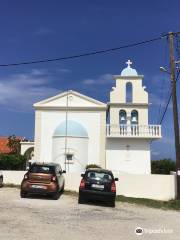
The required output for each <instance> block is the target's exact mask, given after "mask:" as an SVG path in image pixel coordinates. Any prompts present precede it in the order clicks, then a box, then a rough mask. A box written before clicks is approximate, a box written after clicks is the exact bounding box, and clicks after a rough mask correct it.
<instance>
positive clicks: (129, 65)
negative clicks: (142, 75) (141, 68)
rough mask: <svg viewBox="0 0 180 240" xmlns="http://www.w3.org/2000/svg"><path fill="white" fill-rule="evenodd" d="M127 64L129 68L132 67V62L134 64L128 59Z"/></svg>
mask: <svg viewBox="0 0 180 240" xmlns="http://www.w3.org/2000/svg"><path fill="white" fill-rule="evenodd" d="M126 64H127V65H128V68H130V67H131V64H132V62H131V60H128V61H127V62H126Z"/></svg>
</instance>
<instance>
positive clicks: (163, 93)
mask: <svg viewBox="0 0 180 240" xmlns="http://www.w3.org/2000/svg"><path fill="white" fill-rule="evenodd" d="M167 41H168V38H167ZM162 57H163V66H166V62H165V61H166V58H167V42H166V44H164V51H163V56H162ZM160 89H161V92H160V103H159V106H158V111H157V121H156V122H159V120H160V117H161V114H162V111H163V102H164V100H165V84H164V81H161V83H160ZM168 95H169V92H168Z"/></svg>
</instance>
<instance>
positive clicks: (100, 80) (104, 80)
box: [82, 73, 113, 85]
mask: <svg viewBox="0 0 180 240" xmlns="http://www.w3.org/2000/svg"><path fill="white" fill-rule="evenodd" d="M112 82H113V78H112V74H109V73H106V74H103V75H101V76H99V77H97V78H95V79H92V78H87V79H84V80H83V81H82V83H83V84H84V85H104V84H109V83H112Z"/></svg>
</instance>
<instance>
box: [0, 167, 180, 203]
mask: <svg viewBox="0 0 180 240" xmlns="http://www.w3.org/2000/svg"><path fill="white" fill-rule="evenodd" d="M25 173H26V172H25V171H3V176H4V183H5V184H16V185H20V184H21V181H22V179H23V176H24V174H25ZM114 176H115V177H118V178H119V181H118V182H116V191H117V195H124V196H127V197H137V198H149V199H155V200H162V201H168V200H171V199H175V196H176V180H175V179H176V178H175V175H159V174H150V175H142V174H127V173H117V172H114ZM64 177H65V190H71V191H76V192H78V190H79V184H80V180H81V176H80V173H66V174H64Z"/></svg>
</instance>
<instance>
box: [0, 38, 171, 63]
mask: <svg viewBox="0 0 180 240" xmlns="http://www.w3.org/2000/svg"><path fill="white" fill-rule="evenodd" d="M166 36H167V34H163V35H161V36H160V37H157V38H152V39H149V40H144V41H141V42H137V43H131V44H128V45H123V46H120V47H115V48H108V49H103V50H98V51H92V52H87V53H82V54H77V55H71V56H66V57H58V58H47V59H41V60H34V61H25V62H17V63H7V64H0V67H12V66H20V65H30V64H37V63H47V62H55V61H63V60H68V59H75V58H80V57H87V56H92V55H97V54H104V53H109V52H113V51H118V50H121V49H125V48H130V47H135V46H140V45H143V44H147V43H152V42H155V41H158V40H161V39H163V38H164V37H166Z"/></svg>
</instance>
